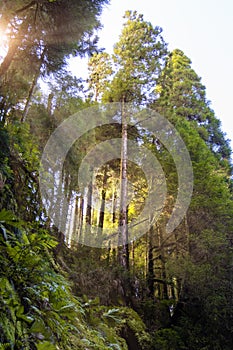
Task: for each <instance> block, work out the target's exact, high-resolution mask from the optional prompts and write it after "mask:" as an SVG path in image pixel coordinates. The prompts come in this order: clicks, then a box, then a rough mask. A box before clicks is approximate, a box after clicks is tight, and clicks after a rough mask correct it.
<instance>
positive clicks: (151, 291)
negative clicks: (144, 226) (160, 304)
mask: <svg viewBox="0 0 233 350" xmlns="http://www.w3.org/2000/svg"><path fill="white" fill-rule="evenodd" d="M153 235H154V228H153V226H151V227H150V229H149V232H148V259H147V262H148V272H147V285H148V289H149V296H150V297H151V298H154V295H155V288H154V280H155V274H154V254H153V250H154V245H153Z"/></svg>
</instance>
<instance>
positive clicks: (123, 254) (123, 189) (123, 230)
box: [118, 98, 129, 269]
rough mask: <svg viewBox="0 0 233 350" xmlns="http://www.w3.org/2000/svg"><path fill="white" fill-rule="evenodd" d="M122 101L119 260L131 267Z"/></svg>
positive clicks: (123, 264)
mask: <svg viewBox="0 0 233 350" xmlns="http://www.w3.org/2000/svg"><path fill="white" fill-rule="evenodd" d="M124 100H125V99H124V98H123V102H122V145H121V175H120V180H121V183H120V218H119V237H118V245H119V247H118V261H119V263H120V265H121V266H122V267H124V268H125V269H129V249H128V229H127V139H128V136H127V119H126V112H125V105H124Z"/></svg>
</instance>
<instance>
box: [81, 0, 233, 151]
mask: <svg viewBox="0 0 233 350" xmlns="http://www.w3.org/2000/svg"><path fill="white" fill-rule="evenodd" d="M126 10H137V11H138V12H139V13H142V14H143V15H144V19H145V20H147V21H150V22H151V23H152V24H153V25H154V26H160V27H162V28H163V37H164V40H165V41H166V42H168V44H169V50H173V49H175V48H179V49H181V50H183V51H184V53H185V54H186V55H187V56H188V57H189V58H190V59H191V60H192V63H193V65H192V67H193V68H194V70H195V71H196V72H197V74H198V75H199V76H200V77H202V83H203V84H204V85H205V86H206V91H207V98H208V99H209V100H211V102H212V105H211V106H212V108H213V109H214V111H215V113H216V115H217V117H218V118H219V119H220V120H221V121H222V129H223V131H224V132H226V133H227V137H228V138H229V139H231V140H232V142H231V145H232V149H233V122H232V119H233V118H232V117H233V115H232V101H233V88H232V84H233V69H232V64H233V38H232V35H233V1H232V0H221V1H219V0H194V1H190V0H154V1H153V0H112V1H111V3H110V5H108V6H107V7H106V8H105V10H104V11H103V14H102V17H101V22H102V23H103V25H104V28H103V29H102V31H100V32H99V36H100V42H99V45H100V47H105V48H106V51H108V52H111V50H112V46H113V44H114V43H115V42H116V41H117V40H118V36H119V34H120V32H121V29H122V23H123V19H122V16H123V14H124V12H125V11H126ZM76 68H77V67H76Z"/></svg>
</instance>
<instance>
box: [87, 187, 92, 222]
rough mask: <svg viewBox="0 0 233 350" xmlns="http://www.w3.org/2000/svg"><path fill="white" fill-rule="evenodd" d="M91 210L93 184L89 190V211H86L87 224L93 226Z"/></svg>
mask: <svg viewBox="0 0 233 350" xmlns="http://www.w3.org/2000/svg"><path fill="white" fill-rule="evenodd" d="M91 209H92V182H90V184H89V185H88V188H87V210H86V223H87V224H88V225H91Z"/></svg>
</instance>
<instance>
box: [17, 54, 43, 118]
mask: <svg viewBox="0 0 233 350" xmlns="http://www.w3.org/2000/svg"><path fill="white" fill-rule="evenodd" d="M44 55H45V48H44V49H43V52H42V54H41V56H40V59H39V67H38V69H37V71H36V73H35V74H34V77H33V80H32V83H31V86H30V89H29V92H28V97H27V101H26V104H25V107H24V110H23V115H22V118H21V122H25V120H26V117H27V114H28V110H29V106H30V102H31V99H32V96H33V93H34V90H35V87H36V84H37V81H38V79H39V76H40V68H41V65H42V63H43V61H44Z"/></svg>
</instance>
